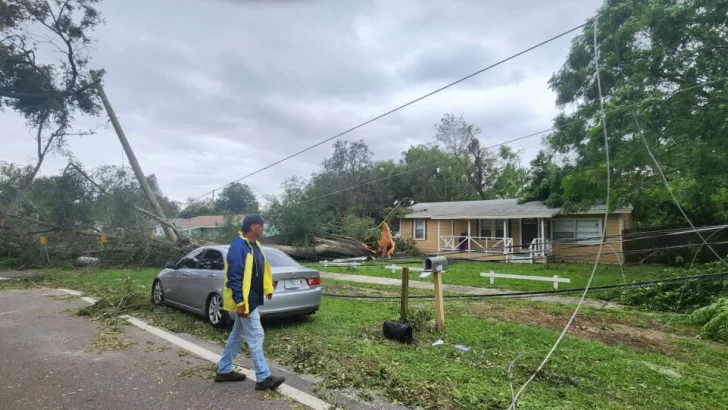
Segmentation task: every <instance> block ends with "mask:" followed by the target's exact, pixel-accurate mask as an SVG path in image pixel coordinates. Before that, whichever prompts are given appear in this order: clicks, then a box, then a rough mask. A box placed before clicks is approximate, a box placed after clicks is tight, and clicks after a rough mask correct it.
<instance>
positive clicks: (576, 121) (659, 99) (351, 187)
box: [196, 76, 728, 205]
mask: <svg viewBox="0 0 728 410" xmlns="http://www.w3.org/2000/svg"><path fill="white" fill-rule="evenodd" d="M725 80H728V76H726V77H721V78H717V79H713V80H708V81H705V82H702V83H699V84H696V85H694V86H691V87H688V88H683V89H680V90H677V91H675V92H673V93H671V94H670V95H668V96H666V97H661V98H658V97H650V98H645V99H644V100H642V101H640V102H637V103H635V104H631V105H627V106H623V107H617V108H614V109H611V110H606V111H605V112H606V113H607V114H612V113H615V112H618V111H623V110H625V109H628V108H633V107H637V106H640V105H642V104H646V103H654V102H658V101H667V100H669V99H671V98H672V97H674V96H676V95H678V94H680V93H684V92H687V91H690V90H693V89H696V88H700V87H704V86H706V85H708V84H712V83H715V82H719V81H725ZM588 120H589V118H585V119H579V120H574V121H571V122H568V123H566V124H562V125H560V126H559V127H566V126H569V125H573V124H578V123H582V122H586V121H588ZM558 129H559V128H557V127H551V128H548V129H544V130H541V131H537V132H533V133H530V134H527V135H523V136H520V137H516V138H512V139H510V140H507V141H503V142H501V143H498V144H494V145H490V146H487V147H485V148H484V149H485V150H491V149H493V148H498V147H500V146H503V145H506V144H510V143H513V142H517V141H521V140H524V139H528V138H532V137H535V136H537V135H542V134H546V133H549V132H552V131H557V130H558ZM444 162H445V161H436V162H431V163H428V164H425V165H421V166H419V167H415V168H412V169H408V170H405V171H400V172H396V173H394V174H390V175H387V176H385V177H380V178H376V179H373V180H370V181H367V182H363V183H361V184H358V185H353V186H350V187H347V188H343V189H340V190H337V191H333V192H329V193H326V194H323V195H320V196H317V197H314V198H309V199H306V200H303V201H298V202H296V204H297V205H300V204H305V203H308V202H312V201H316V200H319V199H323V198H327V197H330V196H333V195H336V194H341V193H344V192H348V191H351V190H354V189H357V188H361V187H364V186H367V185H371V184H374V183H377V182H381V181H385V180H388V179H391V178H394V177H397V176H400V175H404V174H409V173H411V172H415V171H420V170H423V169H426V168H430V167H436V166H438V165H442V164H443V163H444ZM235 182H237V181H235ZM202 197H204V195H203V196H201V197H199V198H202ZM199 198H196V199H199Z"/></svg>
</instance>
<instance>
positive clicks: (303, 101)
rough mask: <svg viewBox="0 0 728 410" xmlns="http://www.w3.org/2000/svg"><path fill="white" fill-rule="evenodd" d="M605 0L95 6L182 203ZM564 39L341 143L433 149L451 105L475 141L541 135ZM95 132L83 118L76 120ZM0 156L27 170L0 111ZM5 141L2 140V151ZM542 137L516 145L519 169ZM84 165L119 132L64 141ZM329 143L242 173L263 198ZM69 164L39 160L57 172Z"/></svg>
mask: <svg viewBox="0 0 728 410" xmlns="http://www.w3.org/2000/svg"><path fill="white" fill-rule="evenodd" d="M600 5H601V1H600V0H545V1H544V0H491V1H484V0H470V1H468V0H463V1H455V0H448V1H437V0H422V1H416V0H397V1H393V0H382V1H373V0H372V1H369V0H345V1H342V0H299V1H294V0H279V1H272V0H269V1H252V0H251V1H234V0H153V1H149V0H146V1H142V0H104V1H102V3H101V4H100V7H99V8H100V10H101V12H102V13H103V16H104V18H105V19H106V24H105V25H103V26H100V27H99V28H98V30H97V31H96V33H95V37H96V38H97V39H98V43H97V45H96V48H97V49H96V51H95V52H94V53H93V61H92V62H91V65H92V67H93V68H104V69H106V70H107V75H106V77H105V88H106V92H107V94H108V96H109V98H110V100H111V103H112V104H113V107H114V109H115V111H116V113H117V115H118V116H119V119H120V121H121V123H122V126H123V128H124V130H125V132H126V135H127V137H128V138H129V141H130V143H131V145H132V147H133V148H134V151H135V153H136V155H137V158H138V159H139V161H140V163H141V165H142V167H143V169H144V172H145V173H146V174H151V173H154V174H155V175H157V177H158V178H159V181H160V185H161V187H162V189H163V191H164V192H165V193H166V194H168V195H169V196H170V197H171V198H173V199H175V200H179V201H184V200H185V199H186V198H187V197H191V196H199V195H202V194H204V193H206V192H208V191H210V190H211V189H213V188H217V187H219V186H222V185H224V184H226V183H227V182H229V181H231V180H233V179H237V178H239V177H241V176H243V175H245V174H248V173H250V172H251V171H255V170H257V169H259V168H262V167H264V166H266V165H268V164H270V163H272V162H275V161H277V160H279V159H281V158H283V157H285V156H287V155H289V154H291V153H293V152H295V151H298V150H300V149H302V148H305V147H306V146H309V145H311V144H314V143H316V142H318V141H321V140H323V139H326V138H328V137H331V136H333V135H335V134H337V133H339V132H341V131H343V130H345V129H347V128H349V127H351V126H354V125H357V124H358V123H360V122H363V121H365V120H367V119H369V118H371V117H374V116H376V115H379V114H381V113H383V112H385V111H388V110H389V109H391V108H394V107H395V106H397V105H400V104H402V103H404V102H407V101H408V100H411V99H414V98H417V97H419V96H421V95H423V94H426V93H428V92H430V91H432V90H434V89H436V88H439V87H441V86H443V85H445V84H447V83H449V82H451V81H453V80H456V79H458V78H460V77H463V76H465V75H467V74H469V73H471V72H474V71H476V70H478V69H481V68H483V67H485V66H488V65H490V64H492V63H494V62H496V61H497V60H499V59H502V58H504V57H507V56H508V55H511V54H514V53H516V52H518V51H520V50H522V49H524V48H527V47H529V46H531V45H534V44H536V43H539V42H541V41H543V40H545V39H546V38H548V37H552V36H553V35H556V34H558V33H560V32H562V31H565V30H567V29H569V28H571V27H573V26H576V25H578V24H581V23H583V22H584V21H585V20H586V19H587V18H589V17H590V16H592V15H593V14H594V13H595V11H596V9H597V8H598V7H599V6H600ZM571 37H572V36H568V37H566V38H563V39H560V40H557V41H555V42H553V43H550V44H549V45H547V46H544V47H542V48H540V49H538V50H536V51H533V52H531V53H529V54H527V55H525V56H522V57H519V58H518V59H516V60H512V61H511V62H509V63H506V64H504V65H503V66H500V67H498V68H496V69H493V70H490V71H487V72H485V73H483V74H481V75H479V76H478V77H475V78H473V79H470V80H468V81H466V82H464V83H461V84H459V85H457V86H455V87H453V88H451V89H449V90H446V91H444V92H441V93H439V94H437V95H435V96H432V97H430V98H428V99H426V100H424V101H422V102H419V103H417V104H415V105H412V106H410V107H407V108H405V109H404V110H402V111H400V112H398V113H395V114H393V115H391V116H389V117H387V118H385V119H382V120H380V121H377V122H375V123H373V124H370V125H367V126H366V127H364V128H362V129H359V130H357V131H355V132H353V133H351V134H348V135H347V136H345V137H343V138H346V139H348V140H354V139H365V140H366V141H367V143H368V144H369V145H370V147H371V149H372V151H373V152H374V154H375V155H376V157H377V158H379V159H385V158H395V159H396V158H399V157H400V155H401V153H402V151H404V150H406V149H407V148H408V146H410V145H412V144H418V143H426V142H432V141H433V130H434V128H433V125H434V124H435V123H437V122H439V119H440V118H441V117H442V115H443V114H444V113H446V112H451V113H454V114H463V115H465V118H466V119H467V120H468V121H469V122H471V123H475V124H477V125H478V126H480V127H481V128H482V130H483V133H482V135H481V137H482V143H483V145H492V144H497V143H499V142H501V141H504V140H508V139H512V138H515V137H519V136H523V135H526V134H529V133H532V132H536V131H540V130H542V129H546V128H549V127H550V126H551V119H552V118H553V117H554V115H555V114H556V113H557V110H556V107H555V105H554V99H555V98H554V94H553V93H552V92H551V91H550V90H549V89H548V86H547V80H548V78H549V77H550V76H551V74H552V73H553V72H555V71H556V70H558V69H559V68H560V67H561V65H562V64H563V63H564V60H565V58H566V55H567V53H568V50H569V42H570V39H571ZM100 123H104V120H101V119H82V120H81V124H82V125H88V126H91V125H95V124H100ZM0 130H2V131H1V132H0V146H2V147H3V148H2V150H1V152H0V160H6V161H14V162H19V163H26V162H30V161H33V160H34V159H33V156H34V142H33V137H32V135H31V133H30V132H29V130H27V129H26V128H25V126H24V123H23V120H22V119H21V118H20V117H19V116H17V115H15V114H14V113H12V112H11V111H6V112H4V113H2V114H0ZM11 143H12V144H11ZM539 144H540V138H539V137H534V138H531V139H528V140H524V141H521V142H519V143H516V144H514V145H513V147H514V148H516V149H524V150H525V154H524V160H525V161H524V162H527V161H529V160H530V159H531V158H532V157H533V156H534V155H535V153H536V152H537V151H538V148H539ZM71 148H72V150H73V152H74V155H75V156H76V158H77V159H78V160H80V161H81V162H82V163H83V164H84V165H85V166H86V167H87V168H92V167H96V166H99V165H103V164H121V162H122V149H121V145H120V144H119V141H118V139H117V138H116V135H115V134H114V132H113V129H112V128H111V127H110V126H108V127H106V128H102V129H100V130H99V131H98V133H97V134H96V135H94V136H91V137H85V138H83V139H75V140H73V141H72V143H71ZM331 152H332V145H331V143H329V144H326V145H323V146H321V147H318V148H316V149H314V150H311V151H309V152H307V153H305V154H302V155H300V156H299V157H296V158H294V159H292V160H289V161H287V162H285V163H283V164H280V165H278V166H276V167H273V168H271V169H269V170H267V171H264V172H262V173H260V174H258V175H256V176H254V177H251V178H249V179H246V180H244V181H243V182H245V183H247V184H249V185H250V186H251V187H252V188H253V190H254V192H255V193H256V194H257V195H259V196H260V197H262V196H263V195H266V194H272V193H276V192H279V185H280V183H281V182H282V181H283V179H284V178H286V177H289V176H292V175H299V176H303V177H308V176H309V175H310V173H311V170H312V166H313V165H317V164H319V163H320V162H321V160H322V159H323V158H324V157H325V156H328V155H330V154H331ZM66 162H67V161H66V160H65V159H64V158H62V157H60V156H53V157H50V158H48V160H47V161H46V163H45V165H44V166H43V168H42V170H41V172H42V173H43V174H46V175H47V174H52V173H55V172H58V171H59V169H62V168H63V167H64V166H65V164H66Z"/></svg>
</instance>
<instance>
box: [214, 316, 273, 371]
mask: <svg viewBox="0 0 728 410" xmlns="http://www.w3.org/2000/svg"><path fill="white" fill-rule="evenodd" d="M264 338H265V333H264V332H263V325H261V324H260V312H258V309H255V310H254V311H252V312H250V314H248V317H246V318H242V317H240V316H237V313H236V316H235V324H234V325H233V331H232V332H230V336H229V337H228V341H227V344H226V345H225V350H223V352H222V357H221V358H220V363H218V365H217V372H218V373H230V372H232V371H233V362H234V361H235V357H236V356H237V355H238V353H239V352H240V344H241V343H242V342H243V339H245V341H246V342H247V343H248V350H250V357H251V359H253V366H254V367H255V378H256V381H257V382H259V383H260V382H262V381H264V380H265V379H267V378H268V377H270V369H268V363H266V361H265V357H264V356H263V339H264Z"/></svg>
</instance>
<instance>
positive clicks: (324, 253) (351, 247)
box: [262, 234, 374, 259]
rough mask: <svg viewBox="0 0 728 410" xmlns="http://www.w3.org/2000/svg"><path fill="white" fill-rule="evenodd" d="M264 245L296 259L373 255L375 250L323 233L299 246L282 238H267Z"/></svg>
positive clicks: (351, 239)
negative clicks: (307, 243) (308, 243)
mask: <svg viewBox="0 0 728 410" xmlns="http://www.w3.org/2000/svg"><path fill="white" fill-rule="evenodd" d="M262 242H263V245H265V246H269V247H271V248H275V249H278V250H280V251H282V252H285V253H287V254H288V255H289V256H291V257H292V258H294V259H313V258H339V257H352V258H354V257H358V256H366V257H372V256H373V255H374V251H373V250H372V249H371V248H370V247H369V245H367V244H365V243H363V242H360V241H357V240H356V239H353V238H348V237H345V236H340V235H333V234H323V235H322V236H320V237H314V238H313V244H312V245H310V246H305V247H297V246H292V245H286V244H282V243H280V238H278V237H269V238H265V239H264V240H263V241H262Z"/></svg>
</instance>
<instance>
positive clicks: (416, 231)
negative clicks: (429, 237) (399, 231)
mask: <svg viewBox="0 0 728 410" xmlns="http://www.w3.org/2000/svg"><path fill="white" fill-rule="evenodd" d="M426 230H427V223H426V222H425V220H424V219H415V220H414V221H412V238H413V239H414V240H416V241H424V240H425V239H426Z"/></svg>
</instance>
